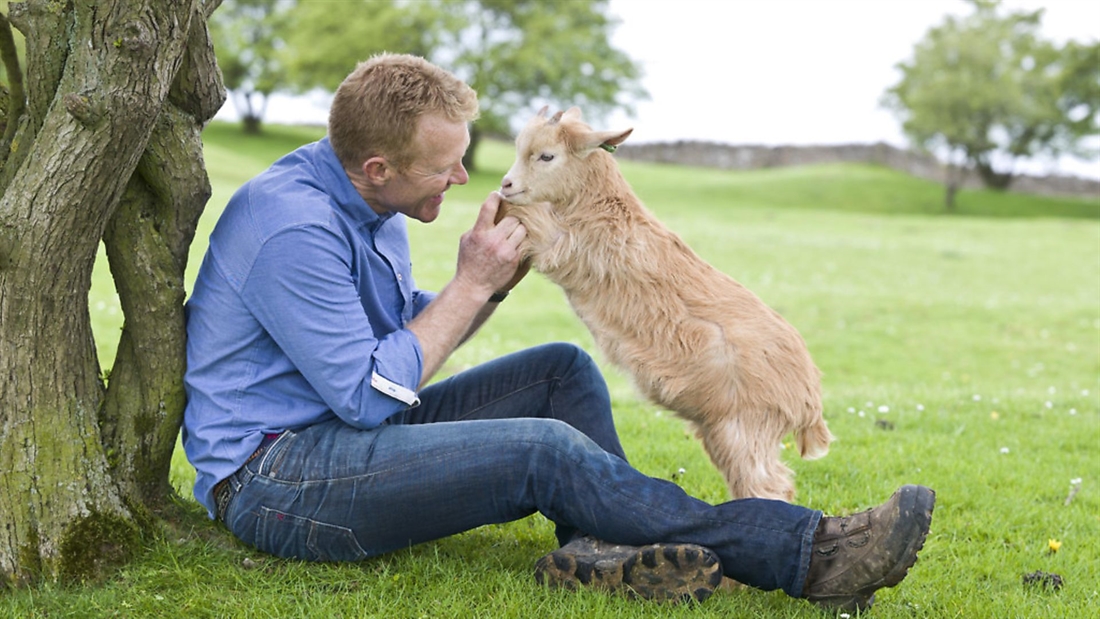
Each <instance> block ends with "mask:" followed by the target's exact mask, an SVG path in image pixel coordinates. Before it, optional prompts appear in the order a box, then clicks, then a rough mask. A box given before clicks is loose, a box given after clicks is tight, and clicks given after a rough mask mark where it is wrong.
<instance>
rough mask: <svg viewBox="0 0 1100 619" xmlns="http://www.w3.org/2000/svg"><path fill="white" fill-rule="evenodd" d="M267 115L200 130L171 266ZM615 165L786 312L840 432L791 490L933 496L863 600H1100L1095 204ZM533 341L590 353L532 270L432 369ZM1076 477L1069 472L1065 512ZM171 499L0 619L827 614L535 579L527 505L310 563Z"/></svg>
mask: <svg viewBox="0 0 1100 619" xmlns="http://www.w3.org/2000/svg"><path fill="white" fill-rule="evenodd" d="M269 131H270V133H269V134H268V135H267V136H266V137H264V138H248V137H245V136H242V135H240V134H239V133H238V132H237V131H236V128H235V127H234V126H227V125H220V124H213V125H211V127H210V128H209V129H208V130H207V138H208V144H207V149H206V159H207V166H208V168H209V171H210V175H211V179H212V182H213V185H214V197H213V199H212V200H211V202H210V205H209V207H208V209H207V210H208V212H207V213H206V215H205V216H204V220H203V222H202V224H201V227H200V232H199V235H198V236H197V238H196V242H195V247H194V248H193V252H192V265H191V269H190V270H189V272H190V273H192V275H191V276H190V277H193V272H194V268H195V267H197V265H198V261H199V260H200V257H201V253H202V250H203V246H204V241H203V239H205V236H206V234H208V232H209V229H210V226H211V225H212V223H213V221H214V220H215V219H216V217H217V214H218V211H219V209H220V205H222V204H224V202H225V200H227V199H228V197H229V195H230V194H231V192H232V191H233V190H234V189H235V188H236V187H237V185H239V184H240V183H241V182H243V181H244V180H246V179H247V178H249V177H250V176H252V175H253V174H255V173H256V172H258V171H260V170H261V169H263V167H264V166H265V165H267V164H268V163H269V162H270V161H271V160H273V159H274V158H276V157H277V156H279V155H280V154H282V153H284V152H286V151H287V150H289V149H290V148H291V147H292V146H293V145H295V144H297V143H299V142H300V141H302V140H305V139H311V138H313V137H317V136H319V135H320V131H319V130H316V129H301V128H296V129H286V128H276V127H271V128H269ZM511 156H512V151H511V146H510V145H508V144H501V143H492V142H491V143H487V144H485V145H484V148H483V150H482V151H481V152H480V153H479V164H480V168H481V169H480V170H479V171H478V172H477V173H475V174H474V175H473V176H472V178H471V182H470V184H469V185H468V186H466V187H460V188H455V189H453V190H452V191H451V192H450V193H449V194H448V199H447V202H446V203H445V206H444V213H443V215H442V216H441V217H440V219H439V220H438V221H437V222H435V223H433V224H432V225H430V226H425V225H418V224H415V223H414V224H411V225H410V234H411V235H412V236H413V240H412V242H413V247H414V262H415V272H416V275H417V278H418V283H420V285H421V286H423V287H426V288H437V287H439V286H440V285H442V284H443V283H445V282H446V280H447V279H448V278H449V276H450V275H451V273H452V272H453V269H454V260H455V256H456V255H457V240H458V235H459V234H460V233H461V232H463V231H465V230H466V229H467V228H468V227H469V225H470V224H471V222H472V221H473V218H474V215H475V213H476V210H477V208H478V205H479V204H480V202H481V200H482V199H483V198H484V196H485V194H486V193H487V192H488V191H489V190H491V189H493V188H494V187H496V186H497V184H498V182H499V179H500V177H501V176H502V174H503V172H504V170H506V169H507V167H508V165H509V164H510V160H511ZM623 169H624V171H625V173H626V175H627V177H628V178H629V179H630V180H631V182H632V183H633V184H634V186H635V189H636V190H637V192H638V193H639V195H640V196H641V197H642V198H643V199H644V200H645V201H646V202H647V204H648V205H649V207H650V208H651V209H652V210H653V211H654V212H655V213H657V215H658V216H659V217H660V218H661V219H662V220H664V221H665V222H666V223H667V224H668V225H669V226H670V227H672V228H673V229H675V230H677V231H678V232H679V233H680V234H681V235H682V236H683V237H684V238H685V240H686V241H687V242H688V243H689V244H690V245H692V246H693V247H694V248H695V249H696V250H697V251H698V252H699V253H700V254H701V255H703V256H704V257H705V258H706V259H707V260H709V261H710V262H712V263H713V264H715V265H716V266H717V267H719V268H720V269H722V270H724V271H725V272H727V273H729V274H731V275H733V276H734V277H736V278H737V279H739V280H740V281H741V282H742V283H744V284H745V285H746V286H748V287H749V288H751V289H752V290H754V291H755V292H756V293H757V294H759V295H760V296H761V297H762V298H763V299H764V300H765V301H767V302H768V303H769V304H771V305H772V306H773V307H775V308H776V309H777V310H779V311H780V312H781V313H783V315H784V316H786V318H787V319H788V320H789V321H790V322H791V323H793V324H794V325H795V326H796V327H798V328H799V330H800V331H801V332H802V334H803V335H804V337H805V338H806V340H807V342H808V344H809V347H810V350H811V352H812V353H813V355H814V358H815V360H816V361H817V363H818V365H819V366H820V367H821V368H822V370H823V371H824V392H825V405H826V413H825V414H826V417H827V419H828V421H829V424H830V427H831V429H832V431H833V433H834V434H836V435H837V436H838V437H839V440H838V442H837V443H835V444H834V446H833V449H832V451H831V453H830V454H829V456H828V457H826V458H824V459H822V460H818V461H815V462H802V461H799V460H797V459H795V458H793V457H792V458H789V459H788V460H789V462H790V464H791V465H792V467H793V468H795V470H796V471H797V473H798V480H797V481H798V487H799V497H798V498H799V502H800V503H803V504H806V505H808V506H811V507H814V508H818V509H822V510H825V511H826V512H828V513H834V514H836V513H845V512H849V511H853V510H861V509H865V508H867V507H870V506H872V505H875V504H877V503H879V502H881V501H882V500H884V499H885V498H886V497H887V496H888V495H889V494H890V493H891V492H892V491H893V490H894V489H895V488H896V487H897V486H898V485H900V484H903V483H922V484H927V485H929V486H931V487H933V488H935V489H936V490H937V493H938V499H939V502H938V505H937V508H936V513H935V517H934V519H933V529H932V534H931V536H930V537H929V540H928V543H927V545H926V547H925V550H924V552H923V553H922V554H921V559H920V561H919V562H918V563H917V565H916V567H915V568H914V569H913V571H912V573H911V575H910V577H909V578H908V579H907V580H906V581H905V582H904V583H903V584H902V585H901V586H900V587H898V588H896V589H889V590H885V591H882V592H881V593H880V594H879V596H878V602H877V605H876V608H875V611H874V616H876V617H881V618H889V617H937V618H938V617H1091V616H1092V613H1093V612H1094V611H1095V609H1096V608H1097V607H1098V606H1100V585H1098V584H1097V583H1100V564H1098V562H1097V560H1096V558H1097V557H1098V556H1100V491H1098V488H1100V198H1093V199H1090V200H1071V199H1051V198H1042V197H1035V196H1023V195H1016V194H1002V193H993V192H986V191H964V192H961V193H960V195H959V198H958V199H959V213H958V214H957V215H951V216H949V215H945V214H943V212H942V188H941V187H939V186H937V185H935V184H932V183H928V182H925V181H921V180H918V179H913V178H910V177H907V176H904V175H901V174H898V173H896V172H894V171H892V170H888V169H885V168H878V167H873V166H862V165H836V166H815V167H805V168H790V169H775V170H763V171H754V172H722V171H715V170H701V169H690V168H681V167H673V166H658V165H649V164H641V163H634V162H623ZM101 266H102V265H101ZM95 278H96V279H95V281H94V283H93V291H92V295H91V301H92V310H93V320H94V321H95V327H96V332H97V335H98V336H99V342H100V354H101V357H102V358H103V359H104V360H105V361H104V362H105V365H108V366H109V363H110V359H111V358H112V356H113V346H114V342H113V338H117V330H118V328H119V327H120V326H121V319H120V316H119V312H118V309H117V300H114V297H113V295H114V293H113V289H112V287H111V284H110V277H109V274H107V272H106V269H105V268H102V269H98V270H97V272H96V276H95ZM550 340H566V341H572V342H576V343H578V344H580V345H582V346H585V347H586V348H588V349H589V350H591V351H592V352H593V353H595V354H596V355H597V358H599V357H598V353H596V351H595V349H594V348H593V347H592V343H591V338H590V337H589V335H588V334H587V332H586V331H585V330H584V329H583V327H582V326H581V325H580V323H579V322H578V321H577V320H576V318H575V317H574V316H573V314H572V312H571V311H570V309H569V308H568V306H567V304H566V303H565V301H564V298H563V297H562V295H561V294H560V293H559V292H558V291H557V289H556V288H555V287H554V286H553V285H551V284H549V283H548V282H547V281H546V280H545V279H544V278H542V277H541V276H538V275H537V274H534V275H532V276H530V277H529V278H528V279H527V280H525V281H524V282H523V283H522V285H521V286H520V287H519V288H518V289H517V291H516V292H515V293H514V294H513V295H512V296H511V297H509V299H508V302H507V303H506V304H504V305H503V306H502V307H501V309H500V310H499V311H498V313H497V315H496V316H494V319H493V320H492V321H491V322H490V324H488V325H486V327H485V328H484V329H483V331H482V333H480V334H479V336H478V337H477V338H475V339H474V340H473V341H471V342H469V343H468V344H467V345H466V346H464V347H463V348H462V349H460V350H459V351H458V352H457V353H456V354H455V355H454V356H453V357H452V359H451V360H450V362H449V363H448V365H447V367H446V368H445V371H446V372H454V371H459V370H461V369H463V368H465V367H469V366H471V365H474V364H476V363H480V362H482V361H485V360H487V359H490V358H492V357H495V356H498V355H500V354H503V353H506V352H510V351H513V350H516V349H519V348H522V347H526V346H530V345H534V344H537V343H541V342H545V341H550ZM605 370H606V373H607V375H608V381H609V386H610V388H611V391H612V396H613V400H614V406H615V413H616V416H617V420H618V424H619V427H620V430H621V433H622V436H623V442H624V445H625V446H626V449H627V452H628V454H629V455H630V456H631V458H632V460H633V461H634V463H635V464H636V465H637V466H638V467H639V468H640V469H642V470H643V471H645V472H646V473H648V474H651V475H654V476H658V477H664V478H672V477H673V476H674V475H675V476H676V479H677V481H678V482H679V483H680V484H682V485H683V486H684V487H685V488H686V489H687V490H688V491H689V492H690V493H692V494H694V495H696V496H699V497H701V498H703V499H706V500H709V501H713V502H717V501H721V500H723V499H724V490H723V486H722V482H721V479H720V477H719V476H718V474H717V473H716V472H715V471H714V470H713V469H712V467H711V466H710V464H709V463H708V461H707V459H706V456H705V454H704V453H703V452H702V450H701V449H700V448H699V446H698V445H697V443H696V442H695V441H694V439H692V438H691V437H689V436H688V435H687V433H686V432H685V431H684V426H683V425H682V424H681V423H680V422H679V421H678V420H676V419H675V418H674V417H672V415H670V414H669V413H667V412H663V411H660V410H658V409H656V408H655V407H653V406H651V405H650V404H648V403H646V402H644V401H642V400H640V399H638V397H637V396H636V395H635V394H634V392H633V390H632V388H631V387H630V383H629V381H628V380H627V379H626V378H625V377H624V376H623V375H622V374H621V373H619V372H618V371H616V370H615V369H613V368H610V367H605ZM876 422H882V423H876ZM680 469H684V471H685V472H684V473H683V474H679V473H678V472H679V470H680ZM173 475H174V481H175V482H176V483H177V484H178V486H179V487H180V488H181V490H182V491H183V492H184V494H185V496H187V497H190V493H189V484H190V483H191V480H192V479H193V471H192V470H191V469H190V467H189V466H188V465H187V463H186V461H185V460H184V459H183V458H182V455H181V454H178V453H177V457H176V461H175V468H174V473H173ZM1074 478H1081V479H1082V480H1083V487H1082V490H1081V491H1080V493H1079V494H1078V495H1077V496H1076V498H1075V499H1074V500H1073V502H1072V503H1071V504H1070V505H1068V506H1067V505H1064V501H1065V499H1066V496H1067V493H1068V491H1069V487H1070V480H1071V479H1074ZM183 505H184V507H185V509H186V513H187V516H185V517H184V518H183V520H182V521H181V522H179V523H177V524H176V525H175V526H174V527H173V528H172V529H170V531H171V532H170V533H166V534H164V535H163V536H161V537H160V538H158V539H152V540H150V541H149V544H148V545H149V548H148V551H147V552H146V553H145V554H144V555H143V556H142V557H141V558H140V559H139V560H138V561H136V562H135V563H133V564H132V565H130V566H129V567H127V568H126V569H125V570H124V571H123V572H122V573H121V574H120V575H119V576H118V578H116V579H114V580H113V581H111V582H109V583H107V584H106V585H104V586H99V587H94V588H79V587H70V588H65V587H56V586H47V587H40V588H35V589H30V590H24V591H18V592H14V593H9V594H6V595H5V596H3V597H0V615H4V614H5V613H6V614H8V615H10V616H18V617H26V616H32V617H34V616H37V617H45V616H50V617H57V616H62V617H87V616H125V617H153V616H165V615H170V614H174V615H180V616H187V617H192V616H194V617H226V616H239V617H335V616H344V617H359V616H372V617H386V618H390V617H492V618H498V617H504V618H506V617H517V618H520V617H688V616H690V617H749V616H775V617H815V616H820V614H819V613H818V612H817V611H816V610H814V609H813V608H812V607H810V606H809V605H807V604H805V603H804V602H800V601H795V600H790V599H788V598H786V597H785V596H783V595H782V594H779V593H774V592H772V593H764V592H759V591H753V590H733V591H724V592H721V593H719V594H718V595H716V596H715V597H714V598H712V599H711V600H708V601H707V602H706V603H705V604H703V605H701V606H699V607H697V608H669V607H664V606H656V605H651V604H645V603H640V602H635V601H630V600H627V599H623V598H620V597H616V596H608V595H604V594H601V593H598V592H589V591H585V592H580V593H566V592H555V591H546V590H543V589H540V588H539V587H537V586H536V585H535V584H534V582H533V580H532V578H531V566H532V564H533V563H534V560H535V559H536V558H537V557H538V556H540V555H541V554H543V553H545V552H548V551H549V550H551V549H552V548H553V536H552V530H551V527H550V525H549V523H547V522H546V521H545V520H544V519H542V518H541V517H539V516H536V517H532V518H528V519H526V520H523V521H520V522H516V523H512V524H508V525H503V526H492V527H484V528H482V529H478V530H476V531H472V532H469V533H467V534H464V535H460V536H457V537H454V538H450V539H446V540H441V541H439V542H435V543H429V544H424V545H421V546H418V547H415V548H412V549H409V550H406V551H402V552H397V553H393V554H391V555H388V556H385V557H381V558H377V559H372V560H368V561H365V562H363V563H362V564H355V565H312V564H303V563H297V562H293V561H282V560H278V559H273V558H270V557H266V556H264V555H261V554H259V553H257V552H255V551H252V550H250V549H248V548H245V547H243V546H242V545H240V544H238V543H236V542H235V541H233V540H232V539H231V538H230V537H229V536H228V535H227V534H226V533H225V532H224V530H223V529H221V528H220V527H219V526H217V525H214V524H212V523H210V522H209V521H207V520H206V519H205V515H204V514H203V513H202V512H201V511H200V510H199V509H198V508H197V507H196V505H195V504H194V503H193V502H191V501H190V499H189V498H188V499H185V500H184V501H183ZM1049 539H1057V540H1060V541H1061V542H1062V547H1061V550H1060V551H1059V552H1057V553H1055V554H1052V553H1050V552H1048V540H1049ZM1035 570H1043V571H1046V572H1054V573H1057V574H1060V575H1061V576H1062V577H1063V578H1064V580H1065V583H1066V584H1065V587H1064V588H1063V589H1062V590H1060V591H1057V592H1051V591H1046V590H1042V589H1030V588H1025V587H1024V586H1023V585H1022V584H1021V576H1022V575H1023V574H1025V573H1028V572H1033V571H1035ZM1090 608H1092V609H1093V611H1089V610H1088V609H1090Z"/></svg>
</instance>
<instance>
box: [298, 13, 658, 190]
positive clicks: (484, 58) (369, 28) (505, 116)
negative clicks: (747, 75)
mask: <svg viewBox="0 0 1100 619" xmlns="http://www.w3.org/2000/svg"><path fill="white" fill-rule="evenodd" d="M607 9H608V2H607V1H606V0H580V1H578V0H461V1H460V0H422V1H419V2H397V1H393V0H390V1H377V0H353V1H349V2H345V3H342V4H341V10H340V11H334V10H332V7H331V5H330V4H328V3H322V2H311V1H309V0H302V1H301V2H299V3H298V5H297V7H296V8H295V9H294V10H293V11H292V12H291V20H292V22H293V24H294V26H293V29H291V30H289V31H288V32H287V33H286V43H287V45H288V47H289V48H290V49H293V50H294V54H293V56H292V57H293V60H289V61H288V63H289V64H288V71H289V76H290V81H291V82H292V83H293V84H294V86H295V87H296V88H297V89H299V90H300V91H306V90H309V89H312V88H315V87H320V88H324V89H327V90H335V88H336V87H337V86H338V85H339V83H340V81H341V80H343V78H344V77H345V76H346V75H347V74H348V72H349V71H350V70H351V68H353V67H354V66H355V64H356V63H357V62H359V61H362V60H365V59H366V58H368V57H369V56H371V55H372V54H375V53H378V52H381V51H391V52H404V53H412V54H417V55H421V56H424V57H426V58H428V59H429V60H431V61H433V62H435V63H436V64H439V65H440V66H443V67H446V68H448V69H449V70H451V71H453V72H454V73H455V74H456V75H458V76H459V77H461V78H463V79H464V80H466V81H467V83H469V84H470V85H471V86H472V87H473V88H474V89H475V90H477V92H478V95H479V96H480V100H481V119H480V120H479V121H478V122H477V123H475V125H474V127H473V128H472V129H471V136H470V137H471V143H470V148H469V150H468V151H467V153H466V161H465V162H464V163H466V165H467V167H468V168H469V169H473V158H474V153H475V152H476V149H477V145H478V143H479V141H480V139H481V137H482V136H483V135H486V134H490V135H491V134H498V135H508V134H510V133H511V130H512V126H511V122H512V120H513V119H515V118H516V117H517V116H518V115H519V114H520V112H521V111H523V110H530V111H531V112H532V113H533V112H534V110H536V109H538V108H539V107H541V106H542V105H554V106H557V107H561V108H565V107H568V106H570V105H579V106H581V107H582V108H584V111H585V116H586V117H588V118H589V119H591V120H594V121H595V122H599V121H600V120H602V119H603V118H606V116H607V114H609V113H610V112H611V111H613V110H615V109H625V110H627V111H630V110H631V109H632V105H633V102H634V101H636V100H637V99H639V98H642V97H645V96H647V95H646V92H645V90H644V89H643V88H642V86H641V82H640V77H641V72H640V69H639V67H638V66H637V65H636V64H635V63H634V62H633V61H632V60H631V59H630V58H629V57H628V56H627V55H626V54H625V53H624V52H622V51H621V50H618V49H616V48H615V47H613V46H612V45H611V43H610V36H611V33H612V30H613V28H614V27H615V26H616V21H615V20H614V19H612V18H611V17H609V16H608V14H607Z"/></svg>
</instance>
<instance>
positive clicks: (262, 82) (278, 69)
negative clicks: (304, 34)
mask: <svg viewBox="0 0 1100 619" xmlns="http://www.w3.org/2000/svg"><path fill="white" fill-rule="evenodd" d="M295 4H296V0H223V2H222V5H221V8H220V9H218V11H217V12H216V13H214V15H212V16H211V18H210V35H211V37H212V38H213V40H214V50H215V52H216V53H217V56H218V66H219V67H220V68H221V70H222V76H223V79H224V81H225V86H226V88H227V89H228V90H229V92H230V94H231V95H232V99H233V106H234V108H235V109H236V110H237V113H238V114H239V115H240V117H241V123H242V125H243V127H244V130H245V132H246V133H259V132H260V130H261V128H262V126H263V124H262V123H263V117H264V113H265V112H266V110H267V102H268V98H269V97H270V96H271V95H272V93H274V92H276V91H279V90H286V89H287V81H286V72H285V69H284V66H285V60H284V57H283V56H284V54H285V52H286V49H285V47H286V46H285V43H284V42H283V36H284V35H285V33H286V31H287V29H288V28H289V27H290V25H289V24H288V23H287V22H286V16H287V14H288V12H289V11H290V10H291V9H292V8H293V7H294V6H295ZM325 6H326V7H327V9H328V10H329V12H331V13H333V14H337V15H339V14H342V13H343V11H333V10H332V4H331V3H326V4H325Z"/></svg>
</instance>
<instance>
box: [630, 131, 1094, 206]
mask: <svg viewBox="0 0 1100 619" xmlns="http://www.w3.org/2000/svg"><path fill="white" fill-rule="evenodd" d="M616 154H617V155H618V156H620V157H622V158H623V159H632V160H636V161H650V162H654V163H673V164H681V165H691V166H699V167H708V168H721V169H724V170H754V169H759V168H772V167H779V166H796V165H810V164H819V163H838V162H851V163H875V164H879V165H884V166H888V167H891V168H894V169H895V170H900V171H902V172H905V173H907V174H910V175H912V176H916V177H919V178H925V179H928V180H931V181H934V182H937V183H942V182H943V179H944V172H945V166H944V165H943V164H942V163H940V162H939V161H938V160H937V159H935V158H934V157H932V156H930V155H924V154H921V153H916V152H913V151H909V150H905V149H901V148H897V147H896V146H891V145H890V144H886V143H884V142H877V143H875V144H838V145H831V146H760V145H740V146H738V145H730V144H718V143H715V142H700V141H689V140H685V141H678V142H659V143H650V144H623V145H622V146H620V147H619V150H618V151H617V152H616ZM964 185H965V186H966V187H973V188H976V187H981V186H982V183H981V179H979V178H978V177H977V175H976V174H971V175H968V178H967V179H966V182H965V183H964ZM1010 191H1017V192H1021V193H1032V194H1040V195H1068V196H1077V197H1094V198H1100V180H1093V179H1088V178H1081V177H1078V176H1062V175H1048V176H1032V175H1019V176H1017V177H1016V178H1015V179H1013V181H1012V185H1011V186H1010Z"/></svg>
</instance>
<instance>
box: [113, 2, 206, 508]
mask: <svg viewBox="0 0 1100 619" xmlns="http://www.w3.org/2000/svg"><path fill="white" fill-rule="evenodd" d="M225 96H226V95H225V88H224V86H223V85H222V82H221V73H219V72H218V69H217V63H216V61H215V59H214V49H213V47H212V46H211V44H210V37H209V32H208V31H207V28H206V16H205V15H204V14H203V13H202V12H201V10H199V7H196V12H195V13H194V14H193V16H192V24H191V31H190V40H189V42H188V47H187V56H186V57H185V59H184V63H183V65H182V67H181V68H180V71H179V73H178V74H177V75H176V80H175V83H174V84H173V86H172V90H171V91H170V93H169V101H168V103H166V104H165V106H164V109H163V111H162V112H161V115H160V119H159V120H158V122H157V126H156V128H155V129H154V131H153V134H152V136H151V138H150V140H149V144H148V146H147V147H146V149H145V153H144V154H143V155H142V158H141V160H140V161H139V162H138V166H137V170H136V172H135V173H134V175H133V176H132V177H131V178H130V182H129V184H128V186H127V188H126V193H125V194H124V195H123V198H122V202H121V204H120V205H119V207H118V210H117V211H116V212H115V214H114V217H112V218H111V221H110V224H109V225H108V227H107V231H106V234H105V235H104V238H103V240H104V243H105V244H106V247H107V256H108V259H109V260H110V265H111V274H112V275H113V277H114V280H115V288H116V289H117V290H118V295H119V300H120V302H121V303H122V309H123V313H124V315H125V317H126V322H125V324H124V325H123V328H122V335H121V337H120V339H119V345H118V351H117V353H116V355H115V362H114V366H113V367H112V369H111V375H110V376H111V377H110V381H109V383H108V387H107V397H106V402H105V404H104V406H103V412H102V414H101V416H100V424H101V427H102V430H103V434H104V441H105V444H106V445H108V446H110V453H111V454H112V457H111V458H110V461H111V465H112V469H113V472H114V478H115V481H116V482H117V483H118V486H119V489H120V491H121V492H122V495H123V497H124V498H125V499H126V502H127V504H128V505H130V506H136V505H143V506H144V507H146V508H149V509H150V510H152V511H154V512H155V511H159V509H160V508H161V507H162V505H163V503H164V500H165V499H166V498H167V497H168V496H170V495H171V494H172V492H173V491H172V488H171V485H170V483H169V480H168V476H169V471H170V468H171V463H172V452H173V450H174V448H175V445H176V436H177V435H178V434H179V427H180V421H181V420H182V417H183V408H184V404H185V398H184V393H183V371H184V363H185V343H186V341H185V335H184V316H183V301H184V282H183V278H184V271H185V270H186V268H187V256H188V249H189V248H190V246H191V240H192V238H193V237H194V234H195V228H196V226H197V225H198V220H199V216H200V215H201V214H202V211H203V208H204V207H205V206H206V201H207V200H208V199H209V198H210V182H209V180H208V178H207V176H206V170H205V167H204V165H203V159H202V139H201V133H202V127H203V125H205V123H206V122H207V121H208V120H210V119H211V118H213V116H214V114H215V113H216V112H217V110H218V108H219V107H221V105H222V103H223V102H224V101H225Z"/></svg>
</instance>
